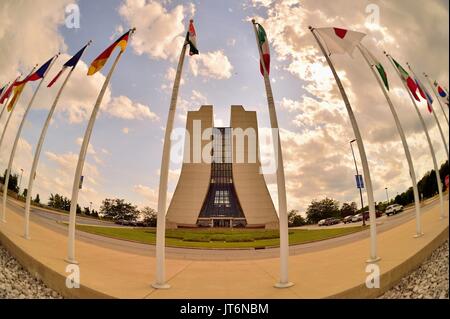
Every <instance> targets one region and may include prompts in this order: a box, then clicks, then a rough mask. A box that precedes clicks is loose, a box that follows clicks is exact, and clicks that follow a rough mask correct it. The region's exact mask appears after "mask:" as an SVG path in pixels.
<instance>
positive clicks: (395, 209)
mask: <svg viewBox="0 0 450 319" xmlns="http://www.w3.org/2000/svg"><path fill="white" fill-rule="evenodd" d="M401 211H403V206H402V205H399V204H394V205H389V206H388V207H387V208H386V211H385V213H386V215H387V216H391V215H395V214H398V213H399V212H401Z"/></svg>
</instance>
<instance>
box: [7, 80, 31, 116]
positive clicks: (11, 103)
mask: <svg viewBox="0 0 450 319" xmlns="http://www.w3.org/2000/svg"><path fill="white" fill-rule="evenodd" d="M25 80H26V79H25ZM25 80H23V81H20V82H18V84H17V85H16V86H15V87H14V90H13V91H14V95H13V97H12V98H11V101H9V103H8V106H7V109H8V112H11V110H12V109H13V107H14V106H15V104H16V102H17V100H18V99H19V97H20V95H21V94H22V91H23V89H24V88H25V84H27V81H25Z"/></svg>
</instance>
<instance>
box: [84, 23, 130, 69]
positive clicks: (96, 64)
mask: <svg viewBox="0 0 450 319" xmlns="http://www.w3.org/2000/svg"><path fill="white" fill-rule="evenodd" d="M132 31H133V30H132V29H131V30H129V31H127V33H125V34H124V35H122V36H121V37H120V38H119V39H117V40H116V41H115V42H114V43H113V44H111V45H110V46H109V47H108V48H107V49H106V50H105V51H103V52H102V53H101V54H100V55H99V56H98V57H97V58H96V59H95V60H94V61H92V63H91V65H90V66H89V70H88V73H87V74H88V75H94V74H95V73H97V72H98V71H100V70H101V69H102V68H103V67H104V66H105V64H106V62H108V59H109V57H110V56H111V54H112V53H113V51H114V49H115V48H117V47H120V51H121V52H123V51H125V49H126V48H127V44H128V38H129V36H130V33H131V32H132Z"/></svg>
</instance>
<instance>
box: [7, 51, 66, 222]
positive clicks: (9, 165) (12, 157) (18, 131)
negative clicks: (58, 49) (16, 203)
mask: <svg viewBox="0 0 450 319" xmlns="http://www.w3.org/2000/svg"><path fill="white" fill-rule="evenodd" d="M58 57H59V53H58V54H57V55H55V56H54V57H53V60H52V62H50V65H49V66H48V69H47V70H46V71H45V74H44V76H43V77H42V79H41V80H40V81H39V84H38V86H37V87H36V90H34V93H33V96H32V97H31V100H30V102H29V103H28V106H27V108H26V109H25V113H24V114H23V116H22V121H21V122H20V126H19V129H18V130H17V133H16V138H15V140H14V144H13V147H12V150H11V154H10V155H9V162H8V169H7V170H6V177H5V185H8V183H9V177H10V175H11V168H12V164H13V161H14V156H15V154H16V149H17V144H18V143H19V138H20V135H21V133H22V128H23V125H24V124H25V120H26V119H27V115H28V112H29V111H30V109H31V106H32V105H33V103H34V99H35V98H36V95H37V93H38V92H39V89H40V88H41V85H42V83H43V82H44V80H45V78H46V77H47V74H48V72H49V71H50V69H51V68H52V66H53V64H54V63H55V61H56V59H58ZM7 199H8V189H7V186H6V192H5V195H4V196H3V205H2V208H3V210H2V211H3V214H2V221H3V222H4V223H6V201H7Z"/></svg>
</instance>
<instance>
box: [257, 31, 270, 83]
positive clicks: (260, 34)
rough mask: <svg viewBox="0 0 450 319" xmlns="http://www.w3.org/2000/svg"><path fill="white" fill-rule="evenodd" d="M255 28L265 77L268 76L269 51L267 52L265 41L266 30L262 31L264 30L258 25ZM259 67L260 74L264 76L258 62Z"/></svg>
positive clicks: (260, 63)
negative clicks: (265, 72)
mask: <svg viewBox="0 0 450 319" xmlns="http://www.w3.org/2000/svg"><path fill="white" fill-rule="evenodd" d="M256 28H257V33H258V42H259V47H260V49H261V52H262V57H263V60H264V66H265V69H266V71H267V75H269V74H270V50H269V41H268V40H267V34H266V30H264V28H263V27H262V26H261V25H260V24H259V23H257V24H256ZM259 67H260V70H261V74H262V75H263V76H264V68H263V65H262V61H260V62H259Z"/></svg>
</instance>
